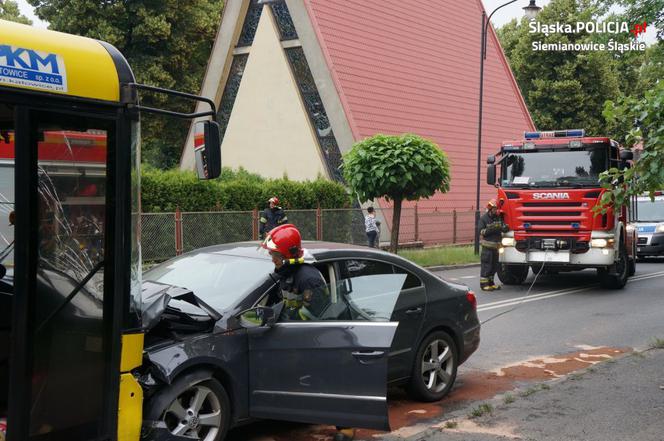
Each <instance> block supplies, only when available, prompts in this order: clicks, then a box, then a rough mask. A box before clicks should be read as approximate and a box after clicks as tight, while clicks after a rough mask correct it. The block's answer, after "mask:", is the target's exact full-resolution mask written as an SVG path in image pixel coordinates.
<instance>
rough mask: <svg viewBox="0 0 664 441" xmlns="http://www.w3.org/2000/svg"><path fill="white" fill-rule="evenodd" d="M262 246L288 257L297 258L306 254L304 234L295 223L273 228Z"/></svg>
mask: <svg viewBox="0 0 664 441" xmlns="http://www.w3.org/2000/svg"><path fill="white" fill-rule="evenodd" d="M261 246H262V247H263V248H265V249H266V250H268V251H271V252H272V251H276V252H278V253H279V254H281V255H282V256H284V258H286V259H297V258H300V257H302V256H303V255H304V251H303V250H302V236H300V232H299V231H298V229H297V228H296V227H295V225H293V224H284V225H279V226H278V227H276V228H273V229H272V230H271V231H270V232H269V233H268V234H267V237H266V238H265V240H264V241H263V243H262V244H261Z"/></svg>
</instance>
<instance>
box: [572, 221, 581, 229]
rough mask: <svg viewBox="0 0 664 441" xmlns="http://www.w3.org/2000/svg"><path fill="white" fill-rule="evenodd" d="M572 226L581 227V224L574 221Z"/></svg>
mask: <svg viewBox="0 0 664 441" xmlns="http://www.w3.org/2000/svg"><path fill="white" fill-rule="evenodd" d="M572 228H581V224H580V223H578V222H573V223H572Z"/></svg>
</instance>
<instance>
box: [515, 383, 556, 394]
mask: <svg viewBox="0 0 664 441" xmlns="http://www.w3.org/2000/svg"><path fill="white" fill-rule="evenodd" d="M549 389H551V386H549V385H548V384H546V383H542V384H538V385H536V386H531V387H529V388H528V389H526V390H524V391H523V392H521V393H520V394H519V396H521V397H528V396H530V395H532V394H534V393H536V392H539V391H541V390H549Z"/></svg>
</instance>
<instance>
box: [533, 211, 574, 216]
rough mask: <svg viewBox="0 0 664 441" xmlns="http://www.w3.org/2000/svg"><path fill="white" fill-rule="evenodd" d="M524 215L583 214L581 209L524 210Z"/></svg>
mask: <svg viewBox="0 0 664 441" xmlns="http://www.w3.org/2000/svg"><path fill="white" fill-rule="evenodd" d="M523 215H524V216H581V212H580V211H524V212H523Z"/></svg>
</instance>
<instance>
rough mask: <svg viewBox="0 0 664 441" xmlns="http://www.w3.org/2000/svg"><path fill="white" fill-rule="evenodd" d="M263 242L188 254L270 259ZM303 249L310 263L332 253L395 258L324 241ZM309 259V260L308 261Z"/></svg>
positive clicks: (241, 243) (225, 245)
mask: <svg viewBox="0 0 664 441" xmlns="http://www.w3.org/2000/svg"><path fill="white" fill-rule="evenodd" d="M260 244H261V242H259V241H246V242H233V243H225V244H220V245H212V246H209V247H205V248H199V249H196V250H192V251H190V252H188V253H187V254H188V255H195V254H201V253H206V254H223V255H229V256H238V257H247V258H254V259H270V256H269V255H268V254H267V253H266V252H265V250H263V249H262V248H261V246H260ZM302 248H303V249H304V251H305V259H306V260H310V261H312V260H313V261H316V260H317V259H316V257H318V256H321V255H323V254H325V253H328V252H330V251H333V252H338V251H355V252H362V253H370V254H375V255H377V256H381V257H386V256H390V257H391V256H393V255H392V254H390V253H387V252H385V251H380V250H377V249H375V248H369V247H365V246H360V245H352V244H347V243H338V242H323V241H313V240H305V241H302ZM307 257H308V259H307Z"/></svg>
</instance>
